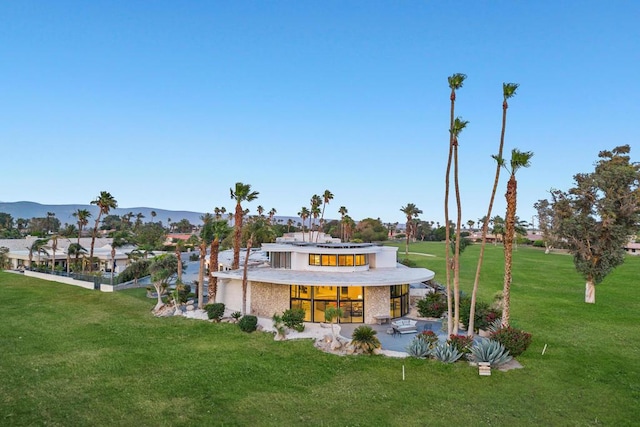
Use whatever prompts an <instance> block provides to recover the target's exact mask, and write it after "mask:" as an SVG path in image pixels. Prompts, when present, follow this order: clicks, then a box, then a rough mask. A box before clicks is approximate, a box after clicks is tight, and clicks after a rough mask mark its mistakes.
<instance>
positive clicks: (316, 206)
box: [309, 194, 322, 242]
mask: <svg viewBox="0 0 640 427" xmlns="http://www.w3.org/2000/svg"><path fill="white" fill-rule="evenodd" d="M321 204H322V198H321V197H320V196H319V195H317V194H314V195H313V196H311V204H310V209H309V213H310V216H309V241H310V242H312V241H313V228H314V226H316V219H318V217H319V216H320V205H321ZM312 219H313V222H312V221H311V220H312Z"/></svg>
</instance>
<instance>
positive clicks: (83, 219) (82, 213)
mask: <svg viewBox="0 0 640 427" xmlns="http://www.w3.org/2000/svg"><path fill="white" fill-rule="evenodd" d="M71 215H73V217H74V218H75V219H76V220H77V221H78V241H77V243H78V244H80V237H81V236H82V229H83V228H84V227H85V226H86V225H87V224H89V218H91V212H89V210H87V209H78V210H76V211H75V212H74V213H72V214H71Z"/></svg>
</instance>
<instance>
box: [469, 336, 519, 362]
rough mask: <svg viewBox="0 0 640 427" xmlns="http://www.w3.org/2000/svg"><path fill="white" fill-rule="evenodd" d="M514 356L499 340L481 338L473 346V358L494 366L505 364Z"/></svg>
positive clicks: (475, 360)
mask: <svg viewBox="0 0 640 427" xmlns="http://www.w3.org/2000/svg"><path fill="white" fill-rule="evenodd" d="M511 359H513V357H511V355H510V354H509V351H508V350H507V349H505V348H504V346H503V345H502V344H500V343H499V342H497V341H493V340H488V339H480V340H479V341H478V342H476V343H475V344H474V345H473V347H471V360H472V361H474V362H488V363H489V364H490V365H491V366H492V367H495V366H500V365H503V364H505V363H507V362H509V361H510V360H511Z"/></svg>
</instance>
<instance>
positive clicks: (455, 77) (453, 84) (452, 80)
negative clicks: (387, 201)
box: [444, 73, 467, 335]
mask: <svg viewBox="0 0 640 427" xmlns="http://www.w3.org/2000/svg"><path fill="white" fill-rule="evenodd" d="M466 78H467V76H466V75H465V74H462V73H456V74H452V75H451V76H449V77H448V78H447V80H448V82H449V88H450V89H451V95H450V96H449V99H450V101H451V111H450V118H449V156H448V158H447V171H446V173H445V189H444V223H445V224H446V225H445V231H444V241H445V262H446V266H447V268H446V269H445V271H446V281H447V314H448V316H447V334H448V335H451V334H452V332H453V310H452V301H451V272H450V270H451V268H450V266H451V257H450V255H449V246H450V244H451V236H450V235H449V187H450V183H449V179H450V176H451V163H452V160H453V151H454V150H453V126H454V124H455V120H454V116H455V114H454V112H455V104H456V91H457V90H458V89H460V88H462V85H463V84H464V81H465V79H466Z"/></svg>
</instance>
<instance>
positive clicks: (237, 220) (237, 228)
mask: <svg viewBox="0 0 640 427" xmlns="http://www.w3.org/2000/svg"><path fill="white" fill-rule="evenodd" d="M243 215H244V212H243V211H242V206H241V205H240V203H237V204H236V212H235V216H234V217H233V221H234V223H233V226H234V229H233V264H232V265H231V269H232V270H237V269H238V268H239V267H240V243H241V241H242V216H243Z"/></svg>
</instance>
